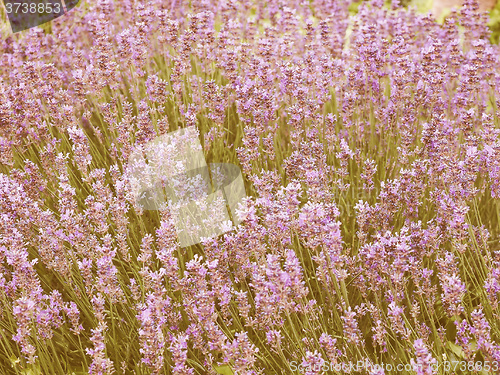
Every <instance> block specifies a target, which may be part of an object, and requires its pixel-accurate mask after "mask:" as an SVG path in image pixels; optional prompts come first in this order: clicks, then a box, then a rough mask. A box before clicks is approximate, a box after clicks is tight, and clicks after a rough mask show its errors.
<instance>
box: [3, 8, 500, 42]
mask: <svg viewBox="0 0 500 375" xmlns="http://www.w3.org/2000/svg"><path fill="white" fill-rule="evenodd" d="M363 1H369V0H359V1H353V2H352V3H351V6H350V11H351V13H352V14H355V13H357V10H358V7H359V5H360V4H361V3H362V2H363ZM393 1H394V0H385V2H386V4H387V5H390V4H391V3H392V2H393ZM82 3H84V2H80V4H79V5H78V6H81V5H82ZM399 3H400V4H401V5H402V6H405V7H408V6H415V7H416V8H417V10H418V11H419V12H422V13H426V12H429V11H430V10H431V8H432V4H433V0H399ZM0 4H1V5H0V37H2V39H5V38H6V37H8V36H9V35H10V34H11V32H12V31H11V29H10V26H9V24H8V21H7V17H6V12H5V7H4V5H3V4H4V3H3V1H1V0H0ZM440 21H441V22H442V21H443V19H441V20H440ZM50 25H51V22H47V23H46V24H44V25H42V28H43V29H44V30H45V31H46V32H49V33H50V32H51V27H50ZM488 26H489V27H490V29H491V38H490V40H491V42H492V43H495V44H498V42H499V40H500V1H498V0H497V4H496V5H495V8H494V9H493V10H492V11H491V12H490V22H489V24H488Z"/></svg>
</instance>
